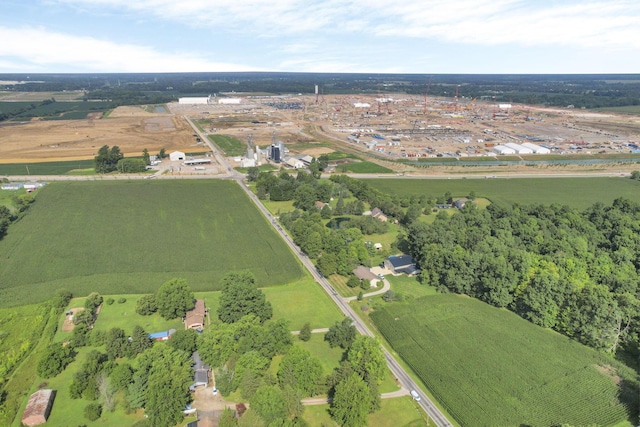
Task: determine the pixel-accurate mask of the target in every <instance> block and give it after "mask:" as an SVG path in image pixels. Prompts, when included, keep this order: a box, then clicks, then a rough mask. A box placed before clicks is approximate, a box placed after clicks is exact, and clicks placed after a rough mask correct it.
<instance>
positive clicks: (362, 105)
mask: <svg viewBox="0 0 640 427" xmlns="http://www.w3.org/2000/svg"><path fill="white" fill-rule="evenodd" d="M353 106H354V107H355V108H369V107H371V104H369V103H367V102H354V103H353Z"/></svg>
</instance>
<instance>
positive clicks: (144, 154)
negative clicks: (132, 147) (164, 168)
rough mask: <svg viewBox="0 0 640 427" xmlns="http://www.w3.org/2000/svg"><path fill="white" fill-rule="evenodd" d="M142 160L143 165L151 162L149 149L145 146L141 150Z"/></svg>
mask: <svg viewBox="0 0 640 427" xmlns="http://www.w3.org/2000/svg"><path fill="white" fill-rule="evenodd" d="M142 161H143V162H144V164H145V166H148V165H150V164H151V156H150V155H149V150H147V149H146V148H145V149H144V150H142Z"/></svg>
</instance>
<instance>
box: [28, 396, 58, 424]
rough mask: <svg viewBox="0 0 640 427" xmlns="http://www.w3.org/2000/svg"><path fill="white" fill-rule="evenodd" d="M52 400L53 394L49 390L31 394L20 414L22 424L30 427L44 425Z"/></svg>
mask: <svg viewBox="0 0 640 427" xmlns="http://www.w3.org/2000/svg"><path fill="white" fill-rule="evenodd" d="M54 398H55V392H54V391H53V390H50V389H42V390H38V391H36V392H35V393H33V394H32V395H31V397H30V398H29V402H28V403H27V407H26V408H25V409H24V413H23V414H22V424H24V425H25V426H29V427H31V426H37V425H40V424H44V423H46V422H47V418H49V413H51V407H52V406H53V399H54Z"/></svg>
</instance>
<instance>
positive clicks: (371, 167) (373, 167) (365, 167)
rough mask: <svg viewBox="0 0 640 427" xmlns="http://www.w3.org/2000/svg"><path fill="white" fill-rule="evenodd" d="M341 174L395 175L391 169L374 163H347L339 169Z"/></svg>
mask: <svg viewBox="0 0 640 427" xmlns="http://www.w3.org/2000/svg"><path fill="white" fill-rule="evenodd" d="M338 169H339V170H340V172H352V173H393V172H394V171H392V170H391V169H389V168H385V167H384V166H380V165H379V164H377V163H373V162H357V163H347V164H344V165H340V166H339V167H338Z"/></svg>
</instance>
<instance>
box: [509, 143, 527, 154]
mask: <svg viewBox="0 0 640 427" xmlns="http://www.w3.org/2000/svg"><path fill="white" fill-rule="evenodd" d="M504 145H505V147H508V148H512V149H513V150H514V151H515V152H516V153H518V154H533V150H532V149H531V148H527V147H525V146H524V145H520V144H516V143H513V142H507V143H506V144H504Z"/></svg>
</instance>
